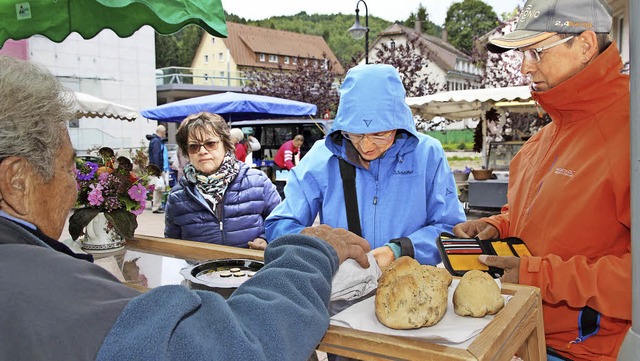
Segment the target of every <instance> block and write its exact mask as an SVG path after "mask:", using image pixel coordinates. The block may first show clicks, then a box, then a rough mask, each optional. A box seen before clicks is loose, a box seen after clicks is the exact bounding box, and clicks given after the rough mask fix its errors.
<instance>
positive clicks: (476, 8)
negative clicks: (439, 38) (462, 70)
mask: <svg viewBox="0 0 640 361" xmlns="http://www.w3.org/2000/svg"><path fill="white" fill-rule="evenodd" d="M499 24H500V21H499V20H498V16H497V15H496V13H495V12H494V11H493V8H492V7H491V6H489V5H487V4H485V3H484V2H482V1H481V0H464V1H462V2H458V3H454V4H452V5H451V6H450V7H449V9H448V10H447V18H446V19H445V23H444V27H445V29H446V30H447V37H448V41H449V43H451V45H453V46H455V47H456V48H457V49H459V50H460V51H462V52H464V53H466V54H469V55H471V53H472V51H473V43H474V40H475V39H476V38H477V37H479V36H482V35H484V34H485V33H487V32H489V31H490V30H492V29H493V28H495V27H496V26H498V25H499Z"/></svg>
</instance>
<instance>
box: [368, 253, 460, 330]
mask: <svg viewBox="0 0 640 361" xmlns="http://www.w3.org/2000/svg"><path fill="white" fill-rule="evenodd" d="M447 276H448V277H447ZM451 280H452V277H451V275H449V273H448V272H447V271H446V270H444V272H441V271H440V270H438V269H436V268H435V267H432V266H421V265H420V264H419V263H418V262H417V261H416V260H415V259H413V258H411V257H407V256H403V257H400V258H398V259H396V260H395V261H393V263H391V264H390V265H389V267H387V269H385V270H384V271H383V273H382V276H381V277H380V279H379V280H378V289H377V291H376V302H375V310H376V317H377V318H378V321H380V323H382V324H383V325H385V326H387V327H389V328H394V329H400V330H407V329H416V328H420V327H426V326H433V325H435V324H436V323H438V322H439V321H440V320H441V319H442V317H443V316H444V314H445V312H446V310H447V290H448V287H449V285H450V284H451Z"/></svg>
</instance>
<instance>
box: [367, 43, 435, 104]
mask: <svg viewBox="0 0 640 361" xmlns="http://www.w3.org/2000/svg"><path fill="white" fill-rule="evenodd" d="M405 36H406V37H407V43H406V44H401V45H399V46H396V47H395V49H390V48H389V47H388V46H387V44H386V43H384V42H383V43H381V44H380V45H379V46H378V47H377V48H376V63H378V64H389V65H393V67H395V68H396V69H398V73H400V78H401V79H402V85H404V89H405V90H406V92H407V96H408V97H420V96H423V95H429V94H434V93H436V92H438V91H442V90H443V88H442V87H441V86H440V84H439V83H438V82H437V81H431V80H430V79H429V76H428V74H429V73H428V72H426V71H425V70H426V69H427V68H428V67H429V51H428V50H427V48H426V47H425V46H424V45H423V44H422V43H421V42H420V38H419V37H417V36H415V35H414V34H405ZM421 73H422V74H427V75H421Z"/></svg>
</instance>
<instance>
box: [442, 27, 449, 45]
mask: <svg viewBox="0 0 640 361" xmlns="http://www.w3.org/2000/svg"><path fill="white" fill-rule="evenodd" d="M447 38H448V34H447V29H446V28H444V27H442V41H444V42H445V43H446V42H448V39H447Z"/></svg>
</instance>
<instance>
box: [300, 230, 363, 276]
mask: <svg viewBox="0 0 640 361" xmlns="http://www.w3.org/2000/svg"><path fill="white" fill-rule="evenodd" d="M300 233H301V234H306V235H308V236H314V237H317V238H320V239H322V240H324V241H325V242H327V243H329V244H330V245H331V246H332V247H333V248H334V249H335V250H336V253H338V258H339V259H340V263H342V262H344V261H345V260H347V259H348V258H353V259H355V260H356V262H358V264H360V266H362V267H363V268H369V259H368V258H367V255H366V253H368V252H369V251H371V246H370V245H369V242H367V240H366V239H364V238H362V237H360V236H358V235H356V234H355V233H352V232H349V231H347V230H346V229H344V228H332V227H330V226H328V225H326V224H321V225H319V226H313V227H307V228H305V229H303V230H302V232H300Z"/></svg>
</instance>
